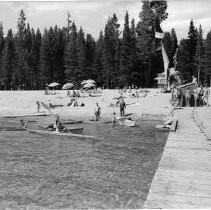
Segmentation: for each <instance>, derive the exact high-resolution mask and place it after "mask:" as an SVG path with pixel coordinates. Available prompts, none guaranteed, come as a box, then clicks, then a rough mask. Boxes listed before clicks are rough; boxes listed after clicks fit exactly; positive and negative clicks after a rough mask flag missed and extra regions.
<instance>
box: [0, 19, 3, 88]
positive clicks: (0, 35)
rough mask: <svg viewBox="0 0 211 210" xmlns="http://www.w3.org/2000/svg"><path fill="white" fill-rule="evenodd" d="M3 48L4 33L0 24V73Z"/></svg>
mask: <svg viewBox="0 0 211 210" xmlns="http://www.w3.org/2000/svg"><path fill="white" fill-rule="evenodd" d="M3 48H4V32H3V26H2V22H0V72H1V70H2V66H1V60H2V52H3ZM0 89H1V81H0Z"/></svg>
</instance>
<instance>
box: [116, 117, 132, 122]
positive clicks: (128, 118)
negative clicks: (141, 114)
mask: <svg viewBox="0 0 211 210" xmlns="http://www.w3.org/2000/svg"><path fill="white" fill-rule="evenodd" d="M117 120H118V121H125V120H131V117H129V116H128V117H127V116H125V117H117Z"/></svg>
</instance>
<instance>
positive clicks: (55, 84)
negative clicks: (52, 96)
mask: <svg viewBox="0 0 211 210" xmlns="http://www.w3.org/2000/svg"><path fill="white" fill-rule="evenodd" d="M56 86H59V83H57V82H52V83H51V84H49V85H48V87H56Z"/></svg>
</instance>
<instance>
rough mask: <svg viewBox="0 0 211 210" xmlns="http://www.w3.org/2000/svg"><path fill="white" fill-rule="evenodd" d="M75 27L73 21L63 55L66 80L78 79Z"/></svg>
mask: <svg viewBox="0 0 211 210" xmlns="http://www.w3.org/2000/svg"><path fill="white" fill-rule="evenodd" d="M76 39H77V29H76V25H75V23H74V22H73V23H72V25H71V32H70V35H69V41H68V43H67V48H66V55H65V75H66V79H67V81H68V82H76V81H78V73H79V70H78V60H77V44H76Z"/></svg>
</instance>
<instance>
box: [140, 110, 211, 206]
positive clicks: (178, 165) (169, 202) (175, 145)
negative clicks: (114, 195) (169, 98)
mask: <svg viewBox="0 0 211 210" xmlns="http://www.w3.org/2000/svg"><path fill="white" fill-rule="evenodd" d="M174 117H175V118H176V119H178V120H179V122H178V129H177V131H176V132H172V133H169V137H168V140H167V142H166V146H165V148H164V152H163V155H162V158H161V161H160V164H159V167H158V169H157V171H156V173H155V176H154V179H153V181H152V184H151V188H150V190H149V193H148V196H147V199H146V201H145V204H144V208H150V209H153V208H156V209H159V208H169V209H170V208H178V209H180V208H188V209H191V208H211V108H207V107H198V108H184V109H181V110H176V111H175V113H174Z"/></svg>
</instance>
